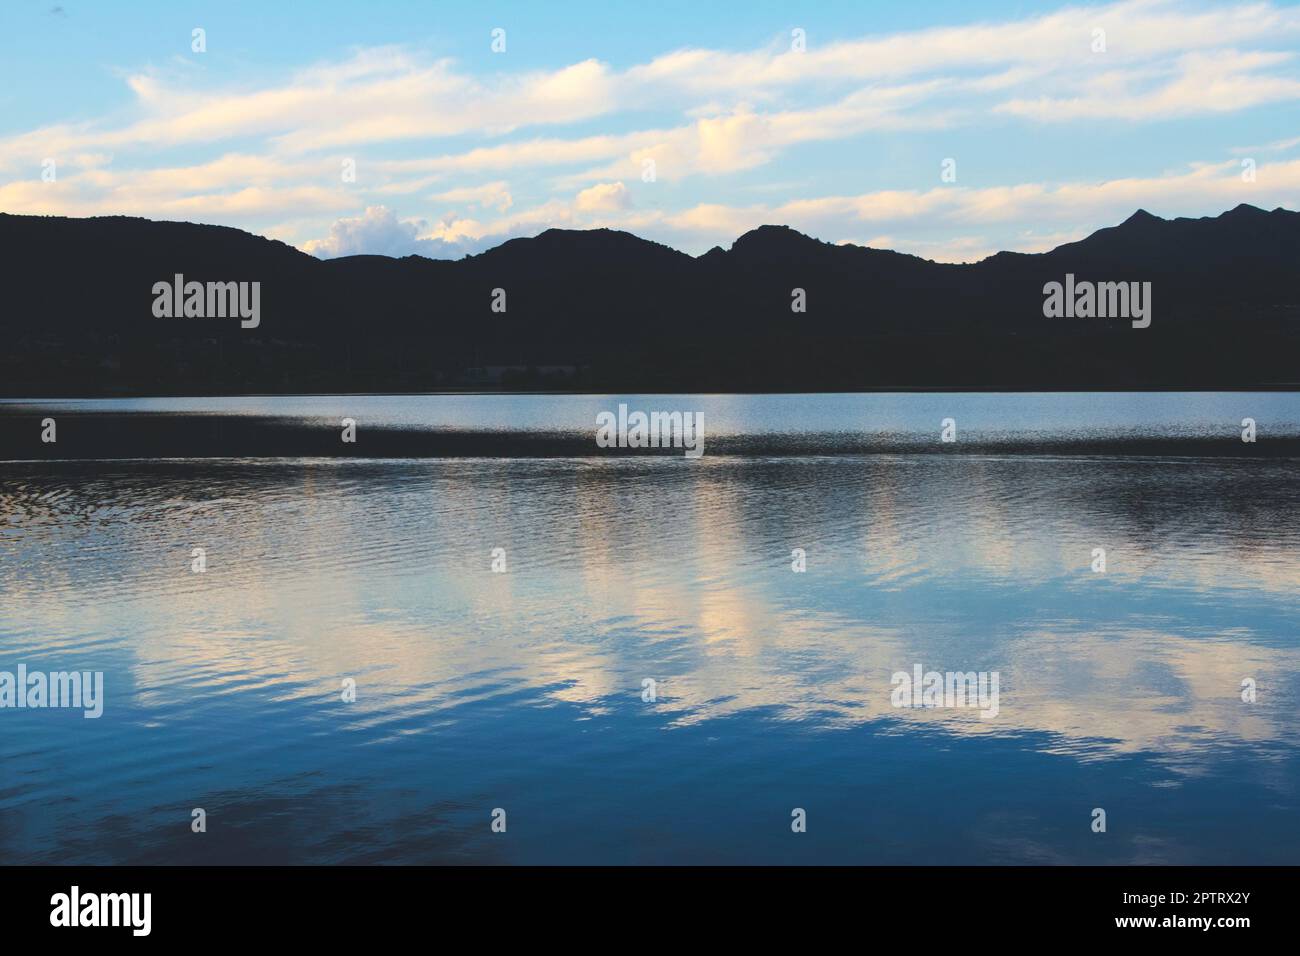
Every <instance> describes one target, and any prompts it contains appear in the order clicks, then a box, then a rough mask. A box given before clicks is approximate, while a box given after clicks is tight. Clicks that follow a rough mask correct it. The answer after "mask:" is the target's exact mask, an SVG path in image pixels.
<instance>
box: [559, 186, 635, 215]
mask: <svg viewBox="0 0 1300 956" xmlns="http://www.w3.org/2000/svg"><path fill="white" fill-rule="evenodd" d="M631 205H632V197H631V196H630V195H629V194H628V191H627V187H626V186H625V185H623V184H622V183H621V182H617V183H597V184H596V185H595V186H592V187H591V188H590V189H584V190H583V191H582V192H580V193H578V195H577V198H575V199H574V201H573V207H574V208H575V209H577V210H578V211H579V212H613V211H616V210H619V209H627V208H628V207H629V206H631Z"/></svg>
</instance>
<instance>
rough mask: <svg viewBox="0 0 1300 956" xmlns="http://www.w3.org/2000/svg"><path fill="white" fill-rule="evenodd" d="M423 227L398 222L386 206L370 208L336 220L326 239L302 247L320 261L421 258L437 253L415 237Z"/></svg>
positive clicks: (428, 244) (412, 223)
mask: <svg viewBox="0 0 1300 956" xmlns="http://www.w3.org/2000/svg"><path fill="white" fill-rule="evenodd" d="M424 225H425V224H424V223H423V222H420V221H417V220H406V221H403V220H400V219H398V218H397V214H396V213H394V212H393V211H392V210H391V209H389V208H388V207H387V206H370V207H368V208H367V209H366V211H365V213H363V214H362V215H360V216H357V217H355V218H351V219H339V220H336V221H335V223H334V225H333V226H331V227H330V234H329V236H328V237H327V238H325V239H317V240H314V241H312V242H308V243H307V244H306V245H305V246H304V247H303V248H304V251H306V252H310V253H311V254H312V255H314V256H319V257H320V258H322V259H335V258H338V257H339V256H361V255H376V256H395V257H401V256H410V255H424V254H428V253H432V252H434V251H436V250H435V246H434V244H433V243H430V242H429V241H428V240H421V239H419V238H417V237H418V236H419V234H420V230H421V229H422V228H423V227H424Z"/></svg>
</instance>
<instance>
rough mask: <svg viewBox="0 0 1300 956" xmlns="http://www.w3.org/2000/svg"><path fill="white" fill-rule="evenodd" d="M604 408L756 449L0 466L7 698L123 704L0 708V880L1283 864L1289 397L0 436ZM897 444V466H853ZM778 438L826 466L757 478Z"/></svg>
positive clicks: (457, 427)
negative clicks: (93, 677)
mask: <svg viewBox="0 0 1300 956" xmlns="http://www.w3.org/2000/svg"><path fill="white" fill-rule="evenodd" d="M611 400H613V401H618V400H622V401H628V402H630V403H632V404H633V407H636V406H637V403H640V405H641V407H647V408H649V407H661V406H663V407H680V408H687V409H693V408H703V410H704V411H705V414H706V421H707V422H708V423H709V426H710V428H711V429H716V434H717V435H718V436H719V437H725V436H727V435H731V436H734V437H736V438H737V440H738V441H741V442H742V443H741V444H739V445H735V446H733V448H743V449H747V450H748V451H747V453H745V454H714V453H712V452H711V451H710V452H708V453H706V455H705V456H704V457H703V458H701V459H698V460H690V459H686V458H683V457H678V456H673V457H645V456H632V455H621V456H605V457H592V456H587V455H582V456H571V457H556V456H553V455H552V456H541V457H474V458H449V457H442V458H436V459H417V458H406V459H393V460H378V459H373V458H365V457H360V458H356V459H329V458H315V457H314V458H292V457H287V458H286V457H279V458H274V459H256V460H255V459H243V460H241V459H220V460H205V459H202V458H197V457H195V458H188V459H184V460H168V461H148V460H131V461H111V460H76V458H75V456H70V459H71V460H61V461H31V460H24V461H18V460H10V461H8V462H4V463H0V670H13V669H15V668H16V666H17V664H19V663H25V664H26V665H27V666H28V667H29V668H31V669H43V670H63V669H74V668H75V669H78V670H102V671H103V672H104V674H105V682H106V694H107V701H106V704H105V712H104V716H103V717H102V718H100V719H98V720H86V719H83V718H82V716H81V714H80V712H77V711H58V710H15V709H5V710H0V767H3V774H2V775H0V859H3V860H4V861H5V862H7V863H31V862H41V863H246V862H253V863H290V862H294V863H370V862H384V863H413V862H453V863H498V862H502V863H506V862H528V863H782V862H809V863H904V864H912V863H917V864H919V863H1211V864H1213V863H1295V862H1297V861H1300V823H1297V821H1298V820H1300V815H1298V812H1300V797H1298V793H1297V790H1298V787H1300V736H1298V735H1297V730H1298V729H1300V728H1298V727H1297V723H1298V722H1300V720H1298V718H1297V714H1298V713H1300V711H1298V706H1300V636H1298V635H1300V604H1298V602H1297V593H1298V591H1300V508H1297V504H1298V503H1300V483H1298V482H1297V467H1298V465H1300V462H1298V461H1297V460H1296V459H1295V458H1292V457H1287V456H1277V455H1261V454H1258V453H1257V450H1256V449H1254V448H1249V447H1245V448H1243V447H1241V442H1240V438H1239V435H1238V433H1239V431H1240V428H1239V422H1240V420H1241V418H1242V417H1243V416H1246V415H1253V417H1255V418H1256V419H1257V420H1258V421H1259V422H1260V424H1261V435H1262V436H1268V435H1278V434H1285V433H1287V432H1288V429H1290V432H1291V433H1294V432H1295V428H1294V423H1295V422H1297V421H1300V396H1296V395H1293V394H1287V393H1269V394H1261V395H1249V394H1243V393H1231V394H1215V393H1200V394H1195V395H1191V396H1166V395H1149V396H1123V395H1100V396H1077V395H1076V396H964V397H960V396H959V397H954V396H952V395H915V396H884V397H882V396H746V397H730V396H709V397H700V396H679V397H662V396H660V397H655V396H650V397H646V396H625V397H623V398H622V399H619V398H617V397H615V398H613V399H610V398H602V397H599V396H594V397H593V396H581V397H545V398H542V397H536V396H533V397H526V396H513V397H499V396H436V397H428V396H425V397H409V398H408V397H384V396H373V397H365V398H362V399H358V398H356V397H323V396H322V397H310V398H304V399H251V400H246V399H240V400H212V399H195V400H188V401H184V400H181V401H178V400H175V399H168V400H156V401H155V400H150V402H152V403H153V404H150V402H145V401H143V400H134V403H133V402H106V403H95V402H68V403H49V402H44V403H9V405H8V407H7V409H6V411H5V413H6V414H9V415H11V416H13V415H17V416H19V417H20V418H21V417H23V416H29V415H33V414H35V415H39V414H41V413H43V412H45V411H48V410H50V409H54V412H55V414H56V415H64V414H72V413H76V414H80V415H83V416H87V419H88V420H89V419H93V418H94V416H97V415H103V416H107V417H109V418H111V417H113V416H122V415H133V414H155V413H157V414H204V415H208V416H211V417H214V418H217V419H220V420H223V421H227V422H228V421H231V420H233V419H234V418H235V417H237V416H240V415H245V416H252V417H274V418H276V419H294V420H299V421H305V422H308V423H322V427H323V423H330V424H331V427H332V423H333V421H334V419H335V417H337V416H341V415H343V414H346V413H348V412H351V413H352V415H353V416H354V417H355V418H357V419H358V421H359V422H360V423H362V424H363V425H366V424H367V423H368V424H370V425H374V426H381V427H382V426H390V427H393V428H395V429H397V430H401V429H402V428H407V429H414V430H421V429H424V430H430V429H448V430H451V431H452V432H456V431H492V430H499V431H503V432H506V433H511V432H512V431H519V432H532V433H541V434H557V433H566V432H567V433H578V432H581V431H582V430H583V429H586V430H587V431H588V433H589V431H590V422H589V419H590V418H591V417H594V413H595V411H597V410H600V409H602V408H608V407H610V402H611ZM668 401H671V402H673V403H674V404H673V405H671V406H668V405H665V403H666V402H668ZM954 404H955V405H956V411H949V409H952V408H953V407H954ZM73 406H75V408H74V407H73ZM946 415H952V416H954V417H955V418H956V419H957V420H958V423H959V427H960V428H961V432H960V434H961V436H962V438H963V439H964V438H965V436H966V435H967V434H979V433H993V432H998V433H1003V434H1006V435H1009V436H1010V437H1011V438H1018V439H1023V438H1024V437H1025V436H1026V435H1030V436H1033V441H1034V442H1037V443H1039V444H1040V445H1043V444H1044V443H1045V447H1054V446H1053V445H1052V443H1053V441H1054V440H1056V439H1059V438H1060V437H1061V436H1063V435H1069V434H1077V433H1079V432H1088V433H1091V434H1094V435H1096V434H1103V435H1111V436H1114V435H1117V434H1123V433H1134V432H1136V433H1140V434H1142V435H1144V436H1146V437H1147V438H1148V439H1151V438H1155V439H1159V438H1161V437H1162V436H1166V437H1167V436H1169V435H1177V434H1184V433H1186V434H1194V435H1197V436H1200V439H1198V440H1207V441H1224V442H1227V441H1235V442H1236V445H1235V446H1233V447H1232V449H1231V453H1224V454H1219V455H1213V456H1200V457H1198V456H1185V455H1182V456H1160V455H1150V454H1141V455H1120V454H1109V455H1108V454H1099V455H1092V454H1090V455H1075V454H1057V453H1017V454H998V453H990V452H983V451H978V450H976V451H973V452H970V453H963V454H946V453H942V450H939V451H936V450H935V449H934V448H933V447H931V446H932V445H934V444H935V442H936V433H937V426H938V419H939V418H942V417H945V416H946ZM883 433H889V434H894V435H900V436H904V438H905V439H907V441H910V442H912V443H914V445H915V450H914V451H901V452H899V451H875V452H864V451H862V450H861V445H860V444H859V442H861V441H862V438H861V436H862V435H863V434H869V435H877V434H883ZM364 434H365V432H363V436H364ZM781 434H785V435H793V436H795V437H796V438H801V439H802V438H806V437H807V436H809V435H814V436H817V437H816V441H817V443H818V444H819V445H820V446H822V447H823V448H825V449H826V450H827V453H826V454H819V455H805V454H762V453H758V452H755V451H753V449H754V448H755V447H760V446H756V445H754V444H753V443H752V442H751V443H750V444H744V443H743V441H742V440H745V439H750V438H753V437H754V436H759V437H760V438H761V439H762V441H769V440H770V436H772V435H781ZM836 435H841V436H842V438H841V439H840V440H839V441H838V442H837V440H836V438H835V436H836ZM765 436H767V437H765ZM62 441H63V439H62V437H61V439H60V443H62ZM10 457H11V458H18V457H25V456H16V455H10ZM195 547H203V548H204V549H205V550H206V554H207V562H208V570H207V571H206V573H203V574H195V573H193V572H192V571H191V560H192V558H191V553H192V549H193V548H195ZM1099 547H1100V548H1104V549H1105V550H1106V556H1107V568H1106V571H1105V573H1095V572H1094V571H1093V570H1092V568H1091V565H1092V562H1093V560H1094V558H1093V551H1094V549H1095V548H1099ZM495 548H502V549H504V553H505V557H506V562H507V563H506V567H507V570H506V572H505V573H494V572H493V570H492V561H493V557H492V552H493V549H495ZM795 548H800V549H803V550H804V551H805V552H806V555H807V571H806V572H804V573H794V572H793V571H792V570H791V552H792V549H795ZM917 663H920V664H922V665H923V666H924V667H925V668H926V669H927V670H928V669H934V670H939V671H948V670H958V671H997V672H998V673H999V674H1000V709H999V714H998V716H997V717H996V718H995V719H992V720H981V719H980V718H979V716H978V715H977V714H976V713H974V712H972V711H970V710H947V709H936V710H904V709H899V708H896V707H893V706H892V705H891V701H890V690H891V685H890V676H891V674H892V673H893V672H895V671H899V670H907V671H910V670H911V668H912V667H913V665H915V664H917ZM1248 677H1249V678H1253V679H1255V680H1256V681H1257V684H1258V697H1257V699H1256V701H1255V702H1254V703H1246V702H1243V701H1242V699H1241V682H1242V680H1243V679H1244V678H1248ZM345 678H351V679H353V680H355V682H356V687H357V699H356V700H355V702H352V703H345V702H344V701H343V700H342V699H341V685H342V681H343V680H344V679H345ZM646 679H653V680H654V681H655V682H656V685H655V686H656V689H657V699H656V700H655V701H653V702H647V701H645V700H643V682H644V681H645V680H646ZM196 807H202V808H204V809H205V810H206V811H207V815H208V832H207V833H206V834H194V833H192V832H191V829H190V819H191V811H192V810H193V809H194V808H196ZM1097 807H1101V808H1104V809H1105V810H1106V812H1107V822H1108V826H1107V832H1106V833H1104V834H1098V833H1093V832H1092V830H1091V827H1090V824H1091V822H1092V812H1093V810H1094V808H1097ZM495 808H502V809H504V810H505V811H506V814H507V820H508V825H507V831H506V832H505V833H493V832H492V831H491V828H490V824H491V814H492V811H493V810H494V809H495ZM794 808H803V809H804V810H806V812H807V819H808V830H807V832H806V833H803V834H795V833H792V832H791V828H790V821H791V811H792V809H794Z"/></svg>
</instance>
